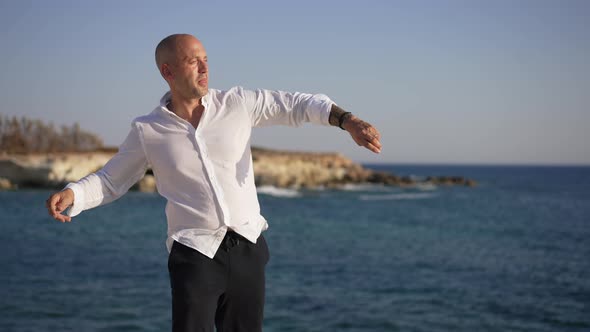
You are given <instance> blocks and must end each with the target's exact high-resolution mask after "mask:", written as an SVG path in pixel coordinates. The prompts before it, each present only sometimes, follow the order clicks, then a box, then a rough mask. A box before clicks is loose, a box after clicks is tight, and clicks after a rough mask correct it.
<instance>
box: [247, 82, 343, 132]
mask: <svg viewBox="0 0 590 332" xmlns="http://www.w3.org/2000/svg"><path fill="white" fill-rule="evenodd" d="M238 93H239V95H241V97H242V100H243V102H244V104H245V107H246V109H247V110H248V112H249V114H250V119H251V120H252V126H253V127H263V126H269V125H285V126H292V127H298V126H301V125H302V124H303V123H305V122H310V123H314V124H319V125H325V126H328V125H330V124H329V121H328V119H329V116H330V110H331V108H332V105H333V104H334V102H333V101H332V100H330V98H328V97H327V96H326V95H323V94H308V93H300V92H295V93H289V92H283V91H271V90H260V89H259V90H255V91H252V90H246V89H242V88H239V90H238Z"/></svg>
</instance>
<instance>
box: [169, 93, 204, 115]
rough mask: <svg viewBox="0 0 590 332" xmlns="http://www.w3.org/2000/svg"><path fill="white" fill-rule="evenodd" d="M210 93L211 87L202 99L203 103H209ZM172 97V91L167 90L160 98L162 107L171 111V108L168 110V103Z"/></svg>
mask: <svg viewBox="0 0 590 332" xmlns="http://www.w3.org/2000/svg"><path fill="white" fill-rule="evenodd" d="M209 95H211V89H209V91H207V94H206V95H204V96H203V98H202V99H201V103H202V104H203V105H205V106H206V105H207V104H208V102H209ZM170 99H172V93H171V92H170V91H168V92H166V93H165V94H164V96H162V98H160V107H161V108H163V109H165V110H167V111H168V112H170V110H168V107H167V105H168V103H170Z"/></svg>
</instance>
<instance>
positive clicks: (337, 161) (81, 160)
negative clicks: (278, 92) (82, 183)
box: [0, 148, 475, 191]
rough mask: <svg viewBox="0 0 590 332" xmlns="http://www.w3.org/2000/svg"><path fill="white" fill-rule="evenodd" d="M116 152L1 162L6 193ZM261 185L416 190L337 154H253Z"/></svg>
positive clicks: (439, 180)
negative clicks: (360, 185) (377, 185)
mask: <svg viewBox="0 0 590 332" xmlns="http://www.w3.org/2000/svg"><path fill="white" fill-rule="evenodd" d="M114 153H115V152H114V151H100V152H79V153H48V154H23V155H6V154H5V155H2V156H0V189H16V188H26V187H36V188H55V189H58V188H61V187H63V186H64V185H65V184H66V183H68V182H72V181H76V180H78V179H80V178H82V177H84V176H85V175H87V174H89V173H92V172H94V171H96V170H98V169H100V168H101V167H102V166H103V165H104V164H105V163H106V162H107V161H108V160H109V159H110V158H111V157H112V156H113V154H114ZM252 159H253V163H254V174H255V181H256V184H257V185H272V186H276V187H283V188H286V187H288V188H315V187H321V186H323V187H328V188H338V187H340V186H343V185H345V184H351V183H367V182H368V183H380V184H384V185H390V186H413V185H416V184H418V183H417V182H416V181H415V180H413V179H411V178H407V177H404V178H400V177H398V176H396V175H394V174H390V173H385V172H377V171H372V170H369V169H366V168H363V167H362V166H361V165H359V164H357V163H354V162H353V161H352V160H350V159H348V158H346V157H344V156H342V155H340V154H336V153H309V152H287V151H276V150H268V149H261V148H253V149H252ZM423 182H426V183H432V184H442V185H468V186H473V185H475V181H473V180H469V179H465V178H462V177H428V178H427V179H426V180H425V181H423ZM134 189H139V190H141V191H154V190H155V181H154V178H153V175H151V172H150V171H148V174H147V175H146V176H145V177H144V178H143V179H142V180H141V181H140V182H139V183H138V184H137V185H136V186H135V188H134Z"/></svg>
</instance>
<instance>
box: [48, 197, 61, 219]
mask: <svg viewBox="0 0 590 332" xmlns="http://www.w3.org/2000/svg"><path fill="white" fill-rule="evenodd" d="M58 201H59V196H58V195H52V196H51V197H49V206H48V208H49V213H50V214H51V215H53V216H54V217H55V214H57V211H56V210H55V206H56V204H57V202H58Z"/></svg>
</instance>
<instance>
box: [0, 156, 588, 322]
mask: <svg viewBox="0 0 590 332" xmlns="http://www.w3.org/2000/svg"><path fill="white" fill-rule="evenodd" d="M368 167H370V168H374V169H380V170H388V171H393V172H395V173H397V174H399V175H410V176H414V177H421V176H426V175H461V176H465V177H468V178H473V179H475V180H476V181H478V186H477V187H475V188H468V187H431V186H430V187H429V186H424V187H418V188H407V189H401V188H390V187H382V186H351V187H349V188H347V190H341V191H332V190H316V191H307V192H291V191H281V190H276V189H273V188H261V190H260V193H259V197H260V202H261V206H262V212H263V214H264V215H265V217H266V218H267V219H268V221H269V224H270V228H269V229H268V231H267V232H266V233H265V236H266V238H267V242H268V244H269V247H270V253H271V260H270V262H269V265H268V268H267V296H266V299H267V302H266V308H265V320H264V327H265V329H264V330H265V331H273V332H277V331H366V332H368V331H590V241H589V240H588V239H589V238H590V167H525V166H512V167H507V166H420V165H368ZM48 194H49V192H48V191H17V192H0V219H1V222H0V227H1V232H0V250H1V252H2V255H0V267H1V270H0V331H4V332H10V331H15V332H16V331H18V332H25V331H114V332H117V331H121V332H123V331H169V330H170V327H171V322H170V321H171V315H170V288H169V281H168V274H167V267H166V262H167V251H166V249H165V245H164V241H165V234H166V223H165V218H164V204H165V202H164V200H163V199H162V198H161V197H159V196H158V195H157V194H145V193H137V192H132V193H128V194H127V195H125V196H124V197H123V198H121V199H120V200H118V201H116V202H114V203H112V204H110V205H107V206H103V207H99V208H96V209H94V210H90V211H86V212H84V213H83V214H81V215H80V216H78V217H76V218H75V219H74V222H72V223H68V224H61V223H59V222H57V221H54V220H52V219H50V218H49V217H48V216H47V215H46V211H45V208H44V201H45V199H46V198H47V196H48Z"/></svg>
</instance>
